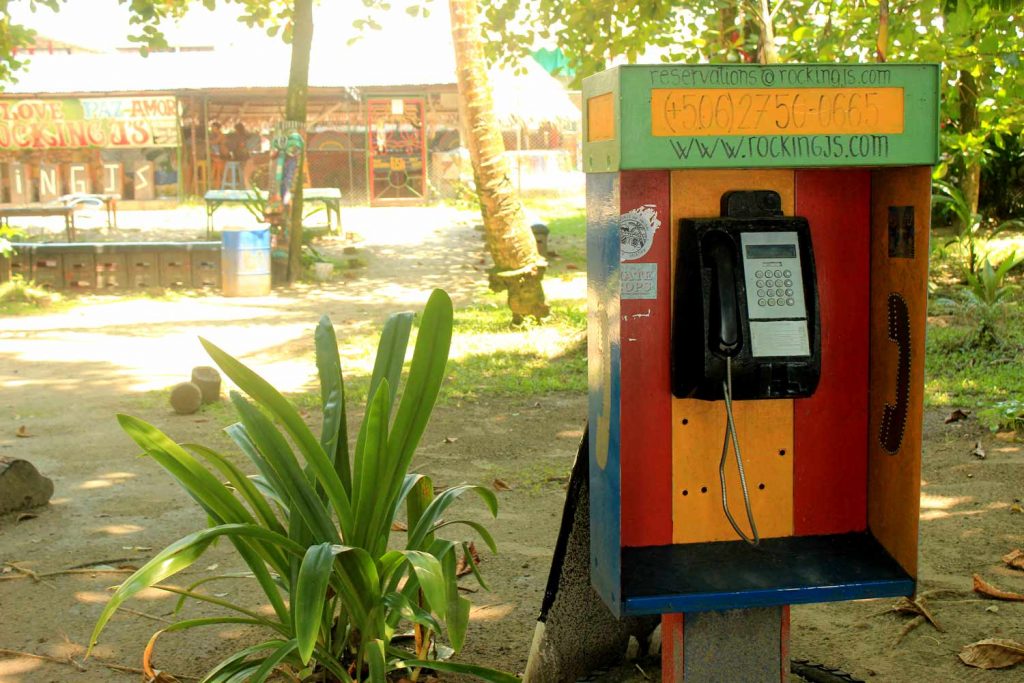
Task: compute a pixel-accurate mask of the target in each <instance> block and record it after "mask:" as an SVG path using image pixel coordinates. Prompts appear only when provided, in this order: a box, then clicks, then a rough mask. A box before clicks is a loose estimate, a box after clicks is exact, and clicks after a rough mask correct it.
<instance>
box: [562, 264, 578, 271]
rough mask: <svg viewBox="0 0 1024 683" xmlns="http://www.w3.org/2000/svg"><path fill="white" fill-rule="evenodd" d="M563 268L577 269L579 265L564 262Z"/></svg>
mask: <svg viewBox="0 0 1024 683" xmlns="http://www.w3.org/2000/svg"><path fill="white" fill-rule="evenodd" d="M565 269H566V270H579V269H580V267H579V266H577V265H576V264H575V263H566V264H565Z"/></svg>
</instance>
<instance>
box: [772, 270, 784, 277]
mask: <svg viewBox="0 0 1024 683" xmlns="http://www.w3.org/2000/svg"><path fill="white" fill-rule="evenodd" d="M773 275H775V277H782V271H781V270H776V271H775V272H774V273H773Z"/></svg>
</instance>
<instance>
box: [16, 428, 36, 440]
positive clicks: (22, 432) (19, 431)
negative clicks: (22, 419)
mask: <svg viewBox="0 0 1024 683" xmlns="http://www.w3.org/2000/svg"><path fill="white" fill-rule="evenodd" d="M14 435H15V436H19V437H21V438H23V439H27V438H28V437H30V436H34V434H30V433H29V431H28V427H26V426H25V425H20V426H19V427H18V428H17V429H16V430H15V431H14Z"/></svg>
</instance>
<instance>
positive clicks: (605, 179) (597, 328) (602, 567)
mask: <svg viewBox="0 0 1024 683" xmlns="http://www.w3.org/2000/svg"><path fill="white" fill-rule="evenodd" d="M587 364H588V372H587V384H588V392H589V408H588V416H589V425H590V581H591V583H592V584H593V586H594V589H595V590H596V591H597V592H598V594H599V595H600V596H601V598H602V599H603V600H604V601H605V603H606V604H607V605H608V607H609V609H611V611H612V613H613V614H615V615H616V616H618V614H619V608H620V604H619V603H620V600H621V598H622V594H621V579H620V577H621V573H622V563H621V557H620V540H619V539H620V525H619V520H620V510H621V506H620V500H619V496H620V482H619V174H618V173H589V174H587Z"/></svg>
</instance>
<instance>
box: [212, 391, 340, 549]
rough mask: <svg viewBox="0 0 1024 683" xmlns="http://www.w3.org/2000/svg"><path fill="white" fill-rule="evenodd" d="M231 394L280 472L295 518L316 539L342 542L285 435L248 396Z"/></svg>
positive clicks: (259, 445)
mask: <svg viewBox="0 0 1024 683" xmlns="http://www.w3.org/2000/svg"><path fill="white" fill-rule="evenodd" d="M230 396H231V402H232V403H234V404H235V409H236V410H237V411H238V415H239V417H241V418H242V424H243V425H245V431H246V434H247V435H248V436H249V438H250V439H252V443H253V445H255V447H256V448H257V449H258V450H259V452H260V453H261V454H262V455H263V459H264V461H265V462H266V463H267V465H268V466H269V467H270V468H271V469H272V470H273V471H274V473H275V474H276V477H277V482H276V483H277V484H279V485H280V486H281V493H282V494H284V495H285V496H286V497H287V499H288V502H289V505H290V506H291V510H292V513H293V521H294V513H297V514H298V515H299V516H300V517H301V519H302V520H303V521H304V522H305V524H306V526H307V527H309V529H310V530H312V532H313V534H314V536H315V537H316V538H318V539H319V540H322V541H331V542H335V543H337V542H340V541H341V537H340V536H339V535H338V530H337V529H336V528H335V526H334V522H333V521H332V520H331V517H330V514H329V513H328V511H327V509H326V508H324V504H323V503H322V502H321V501H320V497H319V496H317V495H316V490H315V489H314V488H313V487H312V486H311V485H310V483H309V479H308V478H307V477H306V474H305V472H303V470H302V467H300V465H299V462H298V460H297V459H296V458H295V454H294V453H292V449H291V446H289V444H288V441H287V440H286V439H285V438H284V435H282V434H281V433H280V432H279V431H277V428H276V427H274V425H273V423H271V422H270V420H269V419H267V417H266V416H265V415H264V414H263V413H262V412H260V411H259V410H257V409H256V407H255V406H253V405H252V404H251V403H249V402H248V401H246V400H245V398H243V397H242V396H240V395H239V394H237V393H235V392H231V394H230Z"/></svg>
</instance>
